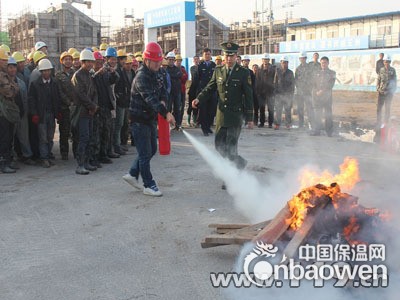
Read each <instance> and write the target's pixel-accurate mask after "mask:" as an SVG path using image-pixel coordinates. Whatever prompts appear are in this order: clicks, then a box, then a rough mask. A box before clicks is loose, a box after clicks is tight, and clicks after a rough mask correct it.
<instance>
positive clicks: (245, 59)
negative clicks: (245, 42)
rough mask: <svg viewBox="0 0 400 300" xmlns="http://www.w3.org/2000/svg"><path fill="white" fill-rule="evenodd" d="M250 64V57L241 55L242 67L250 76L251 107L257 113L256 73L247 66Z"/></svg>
mask: <svg viewBox="0 0 400 300" xmlns="http://www.w3.org/2000/svg"><path fill="white" fill-rule="evenodd" d="M221 61H222V59H221ZM249 65H250V57H249V56H248V55H243V59H242V66H243V68H245V69H247V70H249V73H250V78H251V89H252V91H253V108H254V112H257V113H258V109H257V110H256V109H255V108H256V107H257V108H258V100H257V93H256V75H255V74H254V72H253V70H252V69H250V68H249ZM254 120H255V122H257V119H256V118H255V117H254Z"/></svg>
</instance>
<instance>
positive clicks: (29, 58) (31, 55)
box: [27, 51, 34, 61]
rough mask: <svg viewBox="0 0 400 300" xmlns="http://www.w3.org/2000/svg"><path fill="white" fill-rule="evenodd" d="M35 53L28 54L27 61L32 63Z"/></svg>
mask: <svg viewBox="0 0 400 300" xmlns="http://www.w3.org/2000/svg"><path fill="white" fill-rule="evenodd" d="M33 53H34V52H33V51H32V52H31V53H29V54H28V57H27V59H28V60H29V61H31V60H32V59H33Z"/></svg>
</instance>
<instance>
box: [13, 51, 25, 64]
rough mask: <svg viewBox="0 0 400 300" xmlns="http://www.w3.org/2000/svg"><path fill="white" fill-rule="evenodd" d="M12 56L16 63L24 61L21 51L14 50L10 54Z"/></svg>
mask: <svg viewBox="0 0 400 300" xmlns="http://www.w3.org/2000/svg"><path fill="white" fill-rule="evenodd" d="M12 57H14V59H15V61H16V62H17V63H19V62H22V61H25V57H24V55H23V54H22V53H21V52H19V51H16V52H14V53H13V55H12Z"/></svg>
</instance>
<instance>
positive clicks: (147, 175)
mask: <svg viewBox="0 0 400 300" xmlns="http://www.w3.org/2000/svg"><path fill="white" fill-rule="evenodd" d="M143 57H144V62H143V66H142V67H141V68H140V69H139V71H138V73H137V74H136V76H135V80H134V81H133V85H132V95H131V101H130V119H131V126H132V127H131V128H132V133H133V136H134V137H135V144H136V149H137V152H138V156H137V157H136V159H135V160H134V161H133V163H132V166H131V168H130V170H129V173H128V174H126V175H124V176H123V179H124V180H125V181H126V182H128V183H129V184H130V185H132V186H133V187H135V188H136V189H141V185H140V184H139V180H138V179H139V175H141V177H142V179H143V185H144V189H143V194H145V195H149V196H155V197H159V196H162V192H161V191H160V190H159V188H158V187H157V184H156V182H155V181H154V179H153V175H152V174H151V171H150V160H151V158H152V157H153V156H154V154H155V153H156V152H157V121H156V118H157V115H158V114H160V115H161V116H162V117H163V118H165V119H166V120H167V121H168V122H169V123H170V124H172V125H173V126H175V119H174V116H173V115H172V114H171V113H170V112H168V110H167V107H166V101H167V99H166V97H167V96H166V91H165V88H164V86H163V83H162V81H160V80H159V79H158V78H159V77H158V76H159V74H160V73H159V70H160V67H161V62H162V60H163V52H162V49H161V47H160V45H159V44H157V43H154V42H150V43H148V44H147V45H146V49H145V51H144V53H143Z"/></svg>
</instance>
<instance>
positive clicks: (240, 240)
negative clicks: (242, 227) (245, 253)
mask: <svg viewBox="0 0 400 300" xmlns="http://www.w3.org/2000/svg"><path fill="white" fill-rule="evenodd" d="M251 239H252V236H249V235H247V236H246V235H238V234H212V235H208V236H206V237H205V239H204V242H205V243H211V244H224V245H232V244H235V245H243V244H244V243H246V242H249V241H251Z"/></svg>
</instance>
